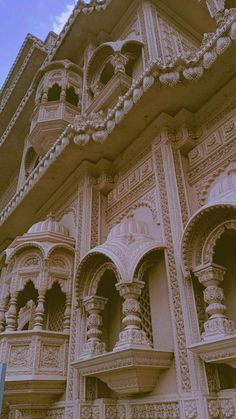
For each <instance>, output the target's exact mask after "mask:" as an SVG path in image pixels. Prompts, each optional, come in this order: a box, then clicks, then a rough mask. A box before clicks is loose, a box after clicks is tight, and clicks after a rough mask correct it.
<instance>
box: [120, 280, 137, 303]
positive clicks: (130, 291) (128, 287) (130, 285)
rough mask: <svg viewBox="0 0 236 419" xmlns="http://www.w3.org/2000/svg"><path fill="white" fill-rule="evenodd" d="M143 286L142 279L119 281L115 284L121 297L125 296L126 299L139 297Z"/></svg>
mask: <svg viewBox="0 0 236 419" xmlns="http://www.w3.org/2000/svg"><path fill="white" fill-rule="evenodd" d="M143 287H144V282H143V281H135V282H119V283H118V284H116V289H117V290H118V291H119V293H120V295H121V297H125V298H126V299H127V298H138V297H140V295H141V292H142V289H143Z"/></svg>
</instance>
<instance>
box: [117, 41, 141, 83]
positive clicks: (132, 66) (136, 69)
mask: <svg viewBox="0 0 236 419" xmlns="http://www.w3.org/2000/svg"><path fill="white" fill-rule="evenodd" d="M122 53H123V54H125V55H126V57H127V58H128V59H129V61H128V62H127V64H126V66H125V72H126V74H127V75H128V76H129V77H131V78H132V79H137V78H138V77H139V76H140V75H141V74H142V71H143V61H142V45H141V44H139V43H135V42H127V43H126V44H125V45H124V46H123V48H122Z"/></svg>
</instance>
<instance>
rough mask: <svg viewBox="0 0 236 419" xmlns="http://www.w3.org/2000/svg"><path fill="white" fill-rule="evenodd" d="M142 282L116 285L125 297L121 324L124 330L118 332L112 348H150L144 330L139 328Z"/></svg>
mask: <svg viewBox="0 0 236 419" xmlns="http://www.w3.org/2000/svg"><path fill="white" fill-rule="evenodd" d="M143 287H144V282H142V281H136V282H121V283H119V284H117V285H116V288H117V289H118V291H119V293H120V295H121V297H123V298H124V299H125V301H124V303H123V307H122V309H123V315H124V318H123V320H122V324H123V326H124V330H123V331H122V332H120V334H119V341H118V342H117V344H116V346H115V348H114V350H116V351H117V350H121V349H126V348H130V347H132V348H134V347H138V348H151V343H150V342H149V340H148V338H147V336H146V333H145V332H144V330H141V327H140V326H141V319H140V316H139V313H140V305H139V301H138V299H139V297H140V295H141V292H142V289H143Z"/></svg>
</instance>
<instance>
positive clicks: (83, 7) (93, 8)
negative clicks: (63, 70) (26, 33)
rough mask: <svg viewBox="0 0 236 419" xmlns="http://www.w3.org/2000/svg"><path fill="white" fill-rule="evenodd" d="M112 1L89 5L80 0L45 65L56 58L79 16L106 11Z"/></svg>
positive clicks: (97, 0) (96, 1)
mask: <svg viewBox="0 0 236 419" xmlns="http://www.w3.org/2000/svg"><path fill="white" fill-rule="evenodd" d="M112 1H113V0H91V1H90V3H89V4H88V3H87V4H86V1H85V0H78V2H77V5H76V6H75V8H74V10H73V12H72V14H71V15H70V17H69V19H68V21H67V23H66V24H65V26H64V28H63V29H62V31H61V33H60V35H59V37H58V39H57V40H56V42H55V45H54V47H53V48H52V50H51V51H50V53H49V54H48V57H47V59H46V61H45V65H47V64H48V63H49V62H50V61H51V60H52V59H53V57H54V56H55V54H56V52H57V50H58V48H59V46H60V45H61V44H62V42H63V40H64V38H65V36H66V35H67V33H68V32H69V30H70V28H71V26H72V25H73V23H74V21H75V19H76V17H77V16H78V15H79V14H85V15H90V14H91V13H93V12H100V11H104V10H106V8H107V7H108V6H109V4H110V3H111V2H112Z"/></svg>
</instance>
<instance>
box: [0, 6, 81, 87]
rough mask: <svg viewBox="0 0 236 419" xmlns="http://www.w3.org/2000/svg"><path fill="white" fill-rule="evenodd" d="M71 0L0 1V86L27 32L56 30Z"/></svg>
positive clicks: (42, 33) (41, 33) (38, 33)
mask: <svg viewBox="0 0 236 419" xmlns="http://www.w3.org/2000/svg"><path fill="white" fill-rule="evenodd" d="M75 3H76V2H75V0H0V18H1V25H0V45H1V49H0V87H1V86H2V84H3V82H4V80H5V78H6V77H7V74H8V72H9V70H10V68H11V65H12V64H13V62H14V60H15V58H16V55H17V53H18V51H19V49H20V47H21V45H22V43H23V41H24V39H25V37H26V35H27V33H29V32H30V33H32V34H33V35H36V36H37V37H38V38H40V39H42V40H44V39H45V38H46V36H47V34H48V32H49V31H51V30H54V31H55V32H57V33H59V32H60V30H61V29H62V26H63V24H64V23H65V21H66V20H67V18H68V16H69V14H70V12H71V11H72V9H73V6H74V4H75Z"/></svg>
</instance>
